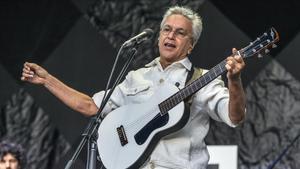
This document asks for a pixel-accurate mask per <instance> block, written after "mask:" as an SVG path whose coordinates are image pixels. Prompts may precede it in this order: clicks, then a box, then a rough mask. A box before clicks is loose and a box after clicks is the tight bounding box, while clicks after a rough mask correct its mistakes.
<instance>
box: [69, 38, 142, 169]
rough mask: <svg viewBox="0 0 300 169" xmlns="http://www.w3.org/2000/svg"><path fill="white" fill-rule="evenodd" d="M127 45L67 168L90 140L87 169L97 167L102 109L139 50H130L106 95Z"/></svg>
mask: <svg viewBox="0 0 300 169" xmlns="http://www.w3.org/2000/svg"><path fill="white" fill-rule="evenodd" d="M125 45H126V43H124V44H123V45H122V46H121V48H120V49H119V51H118V54H117V57H116V59H115V63H114V65H113V68H112V71H111V73H110V77H109V80H108V82H107V86H106V89H105V93H104V97H103V99H102V102H101V105H100V108H99V109H98V112H97V114H96V115H95V116H93V117H92V118H91V119H90V122H89V124H88V125H87V127H86V128H85V130H84V132H83V134H82V136H83V138H82V139H81V142H80V143H79V145H78V147H77V148H76V151H75V152H74V154H73V156H72V158H71V159H70V160H69V161H68V163H67V165H66V166H65V169H70V168H71V166H72V165H73V164H74V162H75V161H76V159H77V158H78V156H79V154H80V152H81V150H82V148H83V146H84V145H85V144H86V142H87V141H88V150H87V163H86V169H96V159H97V139H98V133H97V132H95V131H96V130H98V127H99V125H100V123H101V121H102V120H103V119H104V117H103V114H102V110H103V108H104V107H105V105H106V103H107V102H108V100H109V98H110V96H111V95H112V93H113V91H114V89H115V88H116V86H117V85H118V84H119V83H120V81H121V79H122V78H123V77H124V75H125V73H126V71H127V69H128V67H129V65H130V64H131V62H132V60H133V58H134V56H135V54H136V52H137V49H136V48H135V47H133V48H132V49H130V52H129V53H128V55H129V59H128V60H127V61H126V62H125V64H124V65H123V68H122V70H121V72H120V74H119V75H118V77H117V79H116V81H115V83H114V84H113V86H112V87H111V89H110V90H109V92H108V94H107V95H106V93H107V90H108V88H109V84H110V81H111V78H112V75H113V74H114V71H115V67H116V64H117V62H118V60H119V56H120V54H121V51H123V48H124V46H125Z"/></svg>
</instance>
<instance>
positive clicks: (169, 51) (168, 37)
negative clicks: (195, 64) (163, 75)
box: [158, 14, 193, 64]
mask: <svg viewBox="0 0 300 169" xmlns="http://www.w3.org/2000/svg"><path fill="white" fill-rule="evenodd" d="M158 47H159V53H160V61H161V63H163V64H164V63H168V64H171V63H173V62H176V61H179V60H181V59H183V58H185V57H186V56H187V54H188V53H189V52H191V50H192V49H193V45H192V22H191V21H190V20H188V19H187V18H186V17H184V16H182V15H177V14H176V15H171V16H169V17H168V18H167V19H166V21H165V23H164V25H163V27H162V29H161V30H160V34H159V42H158Z"/></svg>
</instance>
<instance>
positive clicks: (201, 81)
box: [159, 60, 227, 115]
mask: <svg viewBox="0 0 300 169" xmlns="http://www.w3.org/2000/svg"><path fill="white" fill-rule="evenodd" d="M225 64H226V60H223V61H222V62H220V63H219V64H217V65H216V66H214V67H213V68H212V69H210V70H209V71H208V72H207V73H205V74H204V75H203V76H201V77H200V78H198V79H197V80H195V81H193V82H192V83H190V84H189V85H187V86H185V87H184V88H183V89H181V90H180V91H178V92H177V93H175V94H174V95H172V96H170V97H169V98H167V99H166V100H164V101H163V102H161V103H160V104H159V107H160V109H161V113H162V115H163V114H165V113H167V112H168V111H169V110H170V109H172V108H173V107H175V106H176V105H177V104H179V103H180V102H182V101H184V100H186V99H187V98H188V97H190V96H191V95H193V94H194V93H196V92H197V91H198V90H200V89H201V88H203V87H204V86H205V85H207V84H208V83H209V82H211V81H212V80H214V79H216V78H217V77H218V76H220V75H222V74H223V73H225V72H227V69H226V68H225Z"/></svg>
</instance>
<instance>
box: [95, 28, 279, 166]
mask: <svg viewBox="0 0 300 169" xmlns="http://www.w3.org/2000/svg"><path fill="white" fill-rule="evenodd" d="M278 40H279V36H278V33H277V31H276V30H275V29H274V28H271V29H270V30H268V31H267V32H266V33H264V34H263V35H262V36H260V37H259V38H257V39H256V40H255V41H253V42H251V43H250V45H248V46H246V47H245V48H243V49H241V50H239V51H238V52H239V54H240V55H241V56H242V57H243V58H247V57H250V56H254V55H257V54H259V53H262V52H264V51H265V50H268V49H267V48H269V47H270V46H272V45H275V42H277V41H278ZM225 64H226V60H223V61H222V62H221V63H219V64H218V65H216V66H215V67H213V68H212V69H211V70H210V71H208V72H207V73H205V74H204V75H203V76H201V77H200V78H198V79H197V80H195V81H194V82H192V83H191V84H189V85H187V86H186V87H185V88H183V89H181V90H178V88H177V87H175V86H173V85H169V84H164V85H162V86H160V89H159V90H158V91H156V93H155V94H154V95H153V96H152V97H151V98H150V100H149V101H148V102H147V103H143V104H131V105H126V106H122V107H120V108H118V109H116V110H114V111H112V112H110V113H109V114H108V115H107V116H106V117H105V118H104V120H103V121H102V123H101V124H100V126H99V129H98V134H99V139H98V141H97V144H98V150H99V154H100V158H101V160H102V163H103V164H104V166H105V167H106V168H107V169H125V168H135V169H136V168H139V167H140V166H141V165H142V164H143V163H144V162H145V160H146V159H147V158H148V156H149V155H150V154H151V152H152V151H153V149H154V148H155V146H156V145H157V143H158V142H159V140H160V139H161V138H162V137H163V136H166V135H168V134H170V133H172V132H175V131H177V130H179V129H181V128H182V127H183V126H184V125H185V124H186V122H187V121H188V119H189V111H188V110H189V108H185V107H186V106H185V102H184V101H185V100H186V99H187V98H188V97H189V96H191V95H192V94H194V93H195V92H197V91H198V90H200V89H201V88H202V87H204V86H205V85H206V84H208V83H209V82H211V81H212V80H214V79H215V78H217V77H218V76H220V75H221V74H223V73H225V72H226V71H227V70H226V68H225Z"/></svg>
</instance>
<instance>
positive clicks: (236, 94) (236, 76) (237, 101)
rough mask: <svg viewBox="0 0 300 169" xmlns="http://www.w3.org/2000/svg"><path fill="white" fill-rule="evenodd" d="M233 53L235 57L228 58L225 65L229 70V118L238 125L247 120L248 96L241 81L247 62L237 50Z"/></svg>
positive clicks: (233, 50)
mask: <svg viewBox="0 0 300 169" xmlns="http://www.w3.org/2000/svg"><path fill="white" fill-rule="evenodd" d="M232 53H233V56H229V57H228V58H227V64H226V65H225V67H226V69H227V70H228V73H227V78H228V88H229V117H230V120H231V121H232V122H233V123H235V124H238V123H239V122H241V121H242V120H243V119H244V118H245V108H246V96H245V92H244V89H243V85H242V80H241V71H242V70H243V68H244V67H245V62H244V60H243V58H242V57H241V56H240V55H238V54H237V50H236V49H235V48H233V49H232Z"/></svg>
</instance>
